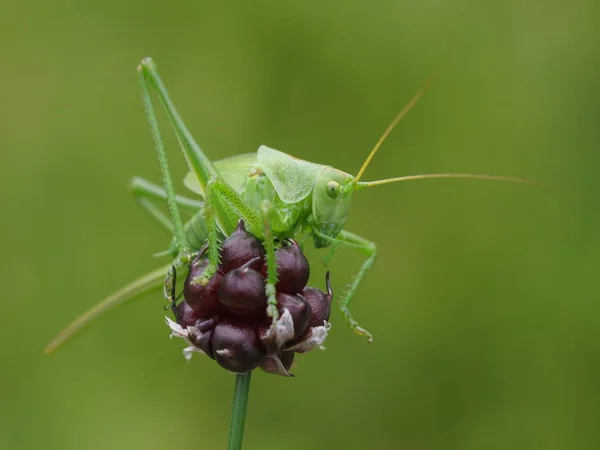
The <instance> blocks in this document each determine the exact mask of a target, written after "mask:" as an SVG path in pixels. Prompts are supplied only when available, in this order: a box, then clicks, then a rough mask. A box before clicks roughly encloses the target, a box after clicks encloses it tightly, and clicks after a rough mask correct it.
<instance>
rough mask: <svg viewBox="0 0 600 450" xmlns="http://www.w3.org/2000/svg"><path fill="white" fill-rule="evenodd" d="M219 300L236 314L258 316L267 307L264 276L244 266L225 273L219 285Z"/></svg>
mask: <svg viewBox="0 0 600 450" xmlns="http://www.w3.org/2000/svg"><path fill="white" fill-rule="evenodd" d="M219 301H220V302H221V305H223V307H225V308H226V309H227V310H228V311H230V312H232V313H233V314H235V315H237V316H250V317H254V316H258V315H260V314H264V313H265V311H266V309H267V296H266V294H265V278H264V277H263V276H262V275H261V274H260V273H258V272H257V271H256V270H252V269H250V268H248V267H246V266H242V267H240V268H239V269H234V270H232V271H231V272H229V273H227V274H226V275H225V276H224V277H223V281H221V285H220V287H219Z"/></svg>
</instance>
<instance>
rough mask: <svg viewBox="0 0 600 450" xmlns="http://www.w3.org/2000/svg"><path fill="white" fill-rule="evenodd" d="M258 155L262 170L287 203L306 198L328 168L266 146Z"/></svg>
mask: <svg viewBox="0 0 600 450" xmlns="http://www.w3.org/2000/svg"><path fill="white" fill-rule="evenodd" d="M256 154H257V156H258V163H259V164H260V168H261V170H262V171H263V172H264V173H265V174H266V175H267V177H268V178H269V180H270V181H271V183H273V187H274V188H275V190H276V191H277V194H278V195H279V197H280V198H281V200H283V201H284V202H285V203H296V202H299V201H300V200H303V199H304V198H306V197H307V196H308V194H310V191H311V190H312V188H313V187H314V185H315V183H316V182H317V178H319V175H320V174H321V173H322V172H323V170H325V168H326V167H328V166H323V165H321V164H315V163H311V162H308V161H303V160H302V159H298V158H294V157H293V156H290V155H288V154H287V153H283V152H280V151H279V150H275V149H272V148H269V147H266V146H264V145H261V146H260V148H259V149H258V152H257V153H256Z"/></svg>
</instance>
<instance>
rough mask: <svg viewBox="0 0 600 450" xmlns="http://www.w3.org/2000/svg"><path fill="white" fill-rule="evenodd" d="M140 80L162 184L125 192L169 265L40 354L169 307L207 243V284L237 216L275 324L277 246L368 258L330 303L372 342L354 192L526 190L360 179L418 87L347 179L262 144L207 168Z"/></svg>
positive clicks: (364, 246)
mask: <svg viewBox="0 0 600 450" xmlns="http://www.w3.org/2000/svg"><path fill="white" fill-rule="evenodd" d="M138 78H139V84H140V88H141V94H142V100H143V104H144V109H145V112H146V115H147V118H148V122H149V124H150V128H151V131H152V137H153V140H154V145H155V148H156V153H157V156H158V161H159V166H160V171H161V176H162V183H163V187H160V186H157V185H155V184H153V183H151V182H149V181H147V180H144V179H141V178H138V177H135V178H133V180H132V182H131V185H130V186H131V191H132V193H133V196H134V198H135V199H136V201H137V202H138V203H139V204H140V205H141V206H142V207H143V208H144V209H145V210H146V211H147V212H148V213H149V214H150V216H151V217H152V218H154V219H155V220H156V221H157V222H159V223H160V224H161V225H163V226H164V227H166V228H167V229H168V230H169V231H170V232H171V233H172V234H173V240H172V244H171V248H170V250H169V251H168V252H167V253H168V254H170V255H171V257H172V258H173V262H172V263H171V264H169V265H167V266H165V267H161V268H159V269H158V270H155V271H153V272H150V273H148V274H145V275H143V276H141V277H140V278H138V279H136V280H134V281H133V282H131V283H130V284H128V285H127V286H125V287H123V288H121V289H120V290H118V291H117V292H115V293H114V294H112V295H111V296H109V297H107V298H106V299H105V300H104V301H103V302H101V303H100V304H98V305H97V306H95V307H94V308H93V309H91V310H89V311H88V312H87V313H85V314H84V315H82V316H80V317H79V318H78V319H77V320H75V321H74V322H73V323H72V324H70V325H69V326H68V327H67V328H65V329H64V330H63V331H62V332H61V333H60V334H59V335H58V336H57V337H56V338H55V339H54V340H53V341H52V342H51V343H50V344H49V345H48V347H47V348H46V350H45V352H46V353H50V352H52V351H54V350H55V349H56V348H57V347H58V346H60V345H61V344H62V343H64V342H65V341H66V340H67V339H68V338H70V337H71V336H72V335H74V334H75V333H76V332H78V331H79V330H80V329H81V328H83V327H84V326H85V325H87V324H88V323H89V322H91V321H92V320H93V319H95V318H97V317H98V316H99V315H101V314H102V313H104V312H106V311H107V310H109V309H112V308H114V307H116V306H117V305H119V304H121V303H123V302H125V301H128V300H132V299H134V298H137V297H139V296H141V295H143V294H145V293H147V292H150V291H153V290H157V289H160V287H161V286H163V287H164V293H165V297H166V299H167V300H168V301H169V302H171V303H172V304H174V302H175V301H176V296H175V281H176V279H177V278H179V277H180V276H181V273H183V272H184V271H186V270H187V267H188V265H189V263H190V261H191V260H192V259H193V258H194V257H195V255H196V254H197V253H198V251H199V250H200V249H201V247H203V246H204V245H206V244H208V258H209V266H208V268H207V270H206V271H205V272H204V274H203V276H202V277H200V278H199V279H198V280H194V281H195V282H198V283H203V284H205V283H207V282H208V280H209V279H210V278H211V277H212V276H213V275H214V273H215V271H216V270H217V265H218V263H219V243H220V242H222V240H223V238H224V237H225V236H229V235H230V234H231V233H232V232H233V230H234V229H235V227H236V225H237V223H238V221H239V220H240V219H242V220H243V221H244V223H245V226H246V229H247V230H248V231H249V232H250V233H252V234H253V235H255V236H256V237H258V238H259V239H261V240H262V241H263V243H264V247H265V249H266V262H267V269H268V270H267V278H266V286H265V288H266V289H265V290H266V293H267V296H268V306H267V314H268V316H269V317H271V318H272V319H273V322H275V320H276V319H277V316H278V312H277V300H276V298H275V284H276V282H277V271H276V269H277V268H276V258H275V249H276V247H277V246H278V245H279V242H281V240H283V239H285V238H299V237H303V238H310V237H312V239H313V242H314V246H315V247H316V248H318V249H320V248H325V247H332V249H331V253H330V254H329V256H328V257H326V258H325V260H326V262H328V261H329V259H330V258H331V256H333V252H334V251H335V249H337V248H338V247H339V246H347V247H350V248H354V249H356V250H358V251H360V252H362V253H363V254H364V255H365V256H366V259H365V260H364V262H363V263H362V265H361V266H360V268H359V270H358V273H357V274H356V276H355V277H354V278H353V281H352V282H351V283H350V284H349V285H348V289H347V290H346V291H345V292H344V293H343V294H342V295H341V296H340V298H339V299H338V300H337V304H338V306H339V308H340V310H341V312H342V315H343V316H344V318H345V320H346V322H347V323H348V325H349V326H350V327H351V328H352V329H354V331H355V332H356V333H358V334H360V335H364V336H366V337H367V338H368V339H369V341H371V340H372V337H371V334H370V333H369V332H368V331H367V330H365V329H364V328H362V327H361V326H359V325H358V323H357V322H356V320H354V318H353V317H352V314H351V313H350V310H349V309H348V308H349V305H350V302H351V300H352V299H353V297H354V296H355V294H356V292H357V290H358V288H359V286H360V283H361V282H362V280H363V279H364V277H365V275H366V274H367V272H368V270H369V269H370V268H371V266H372V265H373V263H374V261H375V256H376V253H377V249H376V246H375V243H374V242H372V241H369V240H367V239H365V238H363V237H361V236H358V235H356V234H354V233H351V232H349V231H347V230H345V229H344V225H345V223H346V219H347V216H348V212H349V207H350V202H351V199H352V194H353V193H354V192H355V191H359V190H361V189H364V188H367V187H372V186H378V185H382V184H387V183H395V182H400V181H408V180H418V179H425V178H475V179H486V180H497V181H510V182H515V183H524V181H523V180H521V179H518V178H512V177H502V176H492V175H477V174H461V173H441V174H426V175H411V176H403V177H397V178H389V179H384V180H377V181H370V182H365V181H360V180H361V178H362V175H363V173H364V172H365V169H366V168H367V166H368V165H369V163H370V162H371V159H372V158H373V156H374V155H375V153H376V152H377V150H378V149H379V148H380V146H381V144H382V143H383V141H384V140H385V139H386V137H387V136H388V135H389V133H390V132H391V131H392V129H393V128H394V127H395V126H396V124H397V123H398V122H399V121H400V120H401V119H402V117H404V115H405V114H406V113H407V112H408V111H409V110H410V109H411V108H412V107H413V106H414V104H415V103H416V102H417V101H418V99H419V98H420V97H421V95H422V94H423V92H424V91H425V89H426V86H423V87H422V88H421V89H420V90H419V91H418V92H417V93H416V94H415V96H414V97H413V98H412V99H411V100H410V102H409V103H408V104H407V105H406V106H405V107H404V108H403V109H402V111H400V113H399V114H398V115H397V116H396V118H395V119H394V121H393V122H392V123H391V124H390V125H389V126H388V128H387V129H386V130H385V132H384V133H383V135H382V136H381V138H380V139H379V141H378V142H377V143H376V145H375V147H374V148H373V149H372V150H371V152H370V154H369V155H368V157H367V159H366V160H365V162H364V163H363V165H362V167H361V168H360V170H359V172H358V174H357V175H356V176H352V175H350V174H347V173H345V172H342V171H341V170H338V169H335V168H333V167H331V166H327V165H322V164H317V163H313V162H308V161H304V160H301V159H298V158H295V157H292V156H290V155H288V154H286V153H283V152H280V151H278V150H274V149H272V148H269V147H266V146H261V147H260V148H259V149H258V151H257V152H256V153H245V154H241V155H236V156H232V157H228V158H225V159H222V160H219V161H216V162H212V161H211V160H210V159H209V158H208V157H207V156H206V155H205V154H204V152H203V151H202V150H201V149H200V147H199V146H198V144H197V143H196V141H195V140H194V138H193V137H192V135H191V133H190V132H189V131H188V129H187V127H186V126H185V125H184V123H183V121H182V119H181V118H180V116H179V114H178V113H177V111H176V109H175V106H174V105H173V102H172V101H171V99H170V97H169V94H168V93H167V90H166V88H165V86H164V84H163V82H162V80H161V78H160V76H159V74H158V72H157V69H156V64H155V63H154V61H153V60H152V59H151V58H145V59H143V60H142V62H141V63H140V65H139V66H138ZM152 89H153V90H154V91H155V93H156V95H157V96H158V99H159V101H160V103H161V104H162V107H163V109H164V110H165V112H166V115H167V118H168V120H169V122H170V124H171V126H172V127H173V129H174V132H175V135H176V137H177V141H178V143H179V146H180V147H181V150H182V151H183V154H184V156H185V158H186V161H187V163H188V166H189V169H190V172H189V173H188V174H187V176H186V177H185V180H184V184H185V185H186V186H187V187H188V188H189V189H190V190H191V191H193V192H194V193H196V194H198V195H199V196H200V197H199V199H197V200H193V199H189V198H186V197H182V196H179V195H176V194H175V188H174V185H173V180H172V178H171V174H170V172H169V168H168V164H167V157H166V152H165V148H164V145H163V141H162V137H161V134H160V131H159V128H158V123H157V119H156V114H155V112H154V108H153V105H152V100H151V92H150V91H151V90H152ZM158 201H163V202H165V201H166V203H167V206H168V211H169V217H168V216H167V215H165V214H164V213H163V211H162V210H161V209H160V208H159V207H158V206H157V203H156V202H158ZM180 210H184V211H186V212H187V213H190V214H191V219H189V221H188V222H187V223H185V224H184V223H183V220H182V218H181V215H180Z"/></svg>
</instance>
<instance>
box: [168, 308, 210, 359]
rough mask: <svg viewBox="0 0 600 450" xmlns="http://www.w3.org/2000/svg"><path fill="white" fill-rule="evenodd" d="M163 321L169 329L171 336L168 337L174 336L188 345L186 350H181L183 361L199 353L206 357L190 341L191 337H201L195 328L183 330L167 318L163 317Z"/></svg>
mask: <svg viewBox="0 0 600 450" xmlns="http://www.w3.org/2000/svg"><path fill="white" fill-rule="evenodd" d="M165 319H166V322H167V325H168V326H169V328H170V329H171V335H170V336H169V337H171V338H172V337H173V336H175V337H178V338H181V339H183V340H185V341H186V342H187V343H188V344H189V345H188V346H187V347H186V348H184V349H183V357H184V358H185V359H187V360H188V361H189V360H190V359H192V355H193V354H194V353H200V354H202V355H206V353H204V351H202V350H201V349H199V348H198V347H196V346H195V345H194V343H193V342H192V340H191V338H193V337H198V338H199V337H200V336H201V335H202V333H200V331H199V330H198V329H197V328H195V327H187V328H183V327H182V326H181V325H179V324H178V323H177V322H174V321H172V320H171V319H169V318H168V317H165Z"/></svg>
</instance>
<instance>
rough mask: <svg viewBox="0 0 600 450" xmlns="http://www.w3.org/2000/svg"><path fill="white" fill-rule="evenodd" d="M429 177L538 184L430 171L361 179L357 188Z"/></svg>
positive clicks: (505, 178) (520, 180) (487, 176)
mask: <svg viewBox="0 0 600 450" xmlns="http://www.w3.org/2000/svg"><path fill="white" fill-rule="evenodd" d="M427 178H470V179H477V180H491V181H508V182H510V183H519V184H537V183H534V182H531V181H527V180H523V179H521V178H515V177H503V176H498V175H481V174H476V173H429V174H424V175H407V176H404V177H396V178H387V179H385V180H376V181H361V182H360V183H357V185H356V188H357V189H362V188H366V187H373V186H379V185H382V184H389V183H396V182H399V181H411V180H425V179H427Z"/></svg>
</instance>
